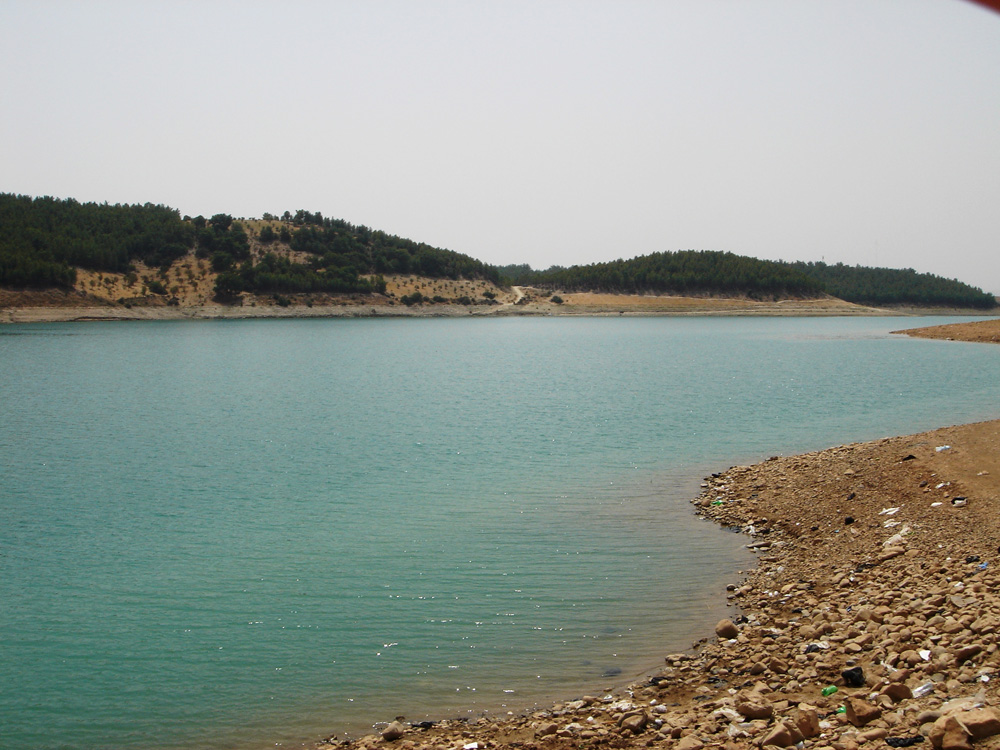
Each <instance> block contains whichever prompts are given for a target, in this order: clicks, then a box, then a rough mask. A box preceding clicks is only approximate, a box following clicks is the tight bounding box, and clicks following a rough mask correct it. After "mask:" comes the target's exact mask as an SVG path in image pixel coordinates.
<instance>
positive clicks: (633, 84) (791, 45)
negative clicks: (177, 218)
mask: <svg viewBox="0 0 1000 750" xmlns="http://www.w3.org/2000/svg"><path fill="white" fill-rule="evenodd" d="M0 27H2V29H3V43H2V45H0V70H2V71H3V73H2V78H0V80H2V82H3V83H2V88H0V92H2V97H3V99H2V105H0V191H2V192H14V193H22V194H27V195H53V196H57V197H73V198H76V199H78V200H81V201H97V202H103V201H108V202H111V203H117V202H122V203H144V202H147V201H149V202H152V203H164V204H167V205H170V206H173V207H175V208H178V209H179V210H180V211H181V212H182V213H183V214H191V215H196V214H205V215H211V214H213V213H219V212H225V213H231V214H233V215H235V216H246V217H252V216H255V217H256V216H260V215H261V214H262V213H264V212H271V213H281V212H283V211H285V210H291V211H295V210H296V209H299V208H305V209H308V210H310V211H321V212H322V213H323V214H324V215H325V216H332V217H337V218H343V219H346V220H348V221H350V222H353V223H356V224H367V225H368V226H371V227H374V228H377V229H383V230H385V231H388V232H391V233H393V234H399V235H402V236H405V237H409V238H411V239H414V240H418V241H423V242H427V243H429V244H432V245H436V246H439V247H447V248H450V249H453V250H457V251H459V252H464V253H468V254H469V255H472V256H474V257H476V258H479V259H481V260H484V261H487V262H490V263H496V264H506V263H530V264H531V265H532V266H534V267H536V268H544V267H547V266H549V265H552V264H554V263H559V264H564V265H569V264H573V263H591V262H595V261H601V260H612V259H615V258H620V257H621V258H628V257H633V256H635V255H641V254H645V253H649V252H653V251H657V250H685V249H706V250H729V251H732V252H735V253H740V254H746V255H752V256H755V257H759V258H782V259H786V260H798V259H801V260H821V259H825V260H826V261H827V262H828V263H836V262H844V263H848V264H856V263H861V264H865V265H882V266H890V267H910V268H915V269H916V270H918V271H930V272H933V273H938V274H941V275H944V276H947V277H949V278H959V279H961V280H963V281H967V282H970V283H972V284H974V285H976V286H979V287H982V288H984V289H986V290H987V291H991V292H1000V252H998V251H1000V15H997V14H994V13H991V12H990V11H987V10H985V9H982V8H981V7H979V6H977V5H973V4H971V3H968V2H966V1H965V0H658V1H657V2H641V1H638V0H636V1H630V0H603V1H601V2H587V1H586V0H573V1H565V2H564V1H561V0H529V1H527V2H520V1H517V0H503V1H502V2H500V1H496V2H490V1H486V0H482V1H478V2H477V1H475V0H466V1H463V2H441V1H439V0H405V1H404V2H390V1H386V2H381V1H379V0H356V1H350V2H347V1H342V2H336V1H331V2H318V1H317V2H295V1H294V0H282V1H281V2H277V0H275V1H274V2H254V1H253V0H241V1H240V2H213V1H211V0H207V1H206V0H198V2H175V1H171V2H165V1H161V2H157V1H155V0H153V1H144V2H134V1H132V0H129V2H94V1H88V2H75V1H74V2H50V1H46V0H30V1H24V2H22V1H21V0H0Z"/></svg>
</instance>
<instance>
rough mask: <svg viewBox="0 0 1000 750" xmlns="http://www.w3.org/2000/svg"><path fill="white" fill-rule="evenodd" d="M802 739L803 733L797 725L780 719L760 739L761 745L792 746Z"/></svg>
mask: <svg viewBox="0 0 1000 750" xmlns="http://www.w3.org/2000/svg"><path fill="white" fill-rule="evenodd" d="M801 741H802V733H801V732H799V731H798V729H796V728H795V727H792V726H789V725H787V724H785V723H784V722H782V721H779V722H778V723H777V724H775V725H774V726H773V727H771V731H769V732H768V733H767V734H765V735H764V736H763V737H762V738H761V740H760V743H759V744H760V746H761V747H767V746H774V747H792V745H795V744H797V743H799V742H801Z"/></svg>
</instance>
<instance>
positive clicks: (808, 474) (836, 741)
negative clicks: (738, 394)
mask: <svg viewBox="0 0 1000 750" xmlns="http://www.w3.org/2000/svg"><path fill="white" fill-rule="evenodd" d="M998 476H1000V421H991V422H982V423H977V424H972V425H964V426H958V427H947V428H943V429H939V430H935V431H931V432H925V433H921V434H917V435H910V436H905V437H894V438H886V439H882V440H877V441H874V442H868V443H858V444H853V445H847V446H842V447H836V448H831V449H828V450H824V451H819V452H815V453H809V454H805V455H800V456H791V457H774V458H771V459H769V460H767V461H764V462H762V463H760V464H757V465H754V466H736V467H733V468H731V469H729V470H728V471H725V472H722V473H719V474H715V475H713V476H711V477H708V478H706V480H705V482H704V483H703V485H702V492H701V494H700V496H699V497H698V498H696V499H695V500H694V501H693V502H694V507H695V511H696V512H697V513H699V514H701V515H703V516H704V517H706V518H708V519H711V520H712V521H714V522H716V523H719V524H722V525H724V526H725V527H727V528H730V529H732V530H733V531H735V532H739V533H742V534H745V535H746V539H747V544H748V545H749V546H750V548H751V549H753V550H754V551H755V552H756V554H757V555H758V565H757V567H756V568H755V569H754V570H751V571H745V572H742V573H741V574H740V575H739V576H738V577H737V578H735V579H734V580H733V582H732V584H731V585H730V587H729V589H730V593H729V597H730V599H731V601H732V603H733V604H734V605H736V607H737V608H738V609H737V614H735V615H734V616H733V617H732V618H731V619H728V620H723V621H721V622H719V623H718V624H717V625H716V626H715V629H714V632H712V629H711V626H710V625H707V627H706V637H705V638H703V639H701V640H699V641H698V642H696V643H694V644H692V646H691V648H690V649H689V650H687V651H684V652H681V653H672V654H666V655H665V658H664V663H663V664H662V665H661V667H660V668H658V669H656V670H654V671H651V672H650V673H649V676H648V679H645V680H643V681H642V682H639V683H635V684H631V685H627V686H622V687H619V688H616V689H614V690H611V691H609V692H608V693H603V694H600V695H581V696H576V697H575V699H574V700H568V701H566V702H563V703H560V704H557V705H553V706H550V707H547V708H544V709H538V710H533V711H529V712H526V713H523V714H519V715H511V716H507V717H506V718H499V719H498V718H481V719H479V720H472V721H470V720H464V719H463V720H442V721H438V722H433V723H432V722H421V723H417V724H415V725H411V724H410V723H408V722H407V721H406V719H405V716H400V717H397V719H396V720H394V721H393V720H392V718H393V717H387V723H386V724H385V725H382V726H380V727H379V730H380V731H379V732H378V733H375V734H371V735H369V736H365V737H361V738H357V739H347V740H341V739H337V738H336V737H331V738H329V739H328V740H326V741H323V742H321V743H319V744H318V745H317V747H318V748H339V749H340V750H372V749H373V748H376V747H397V748H400V750H438V749H440V750H460V749H462V748H464V749H465V750H490V749H492V748H500V747H518V748H526V749H535V748H538V749H543V748H552V749H553V750H563V749H568V748H632V747H635V748H639V747H667V748H675V747H676V748H679V749H680V750H698V749H699V748H702V747H720V748H721V747H725V748H729V749H731V750H735V749H736V748H750V747H768V746H772V747H791V746H797V747H801V748H833V749H834V750H854V748H857V747H861V746H865V747H883V746H890V747H907V746H910V745H914V744H921V745H922V746H924V747H934V748H944V749H945V750H967V749H968V748H971V747H973V746H974V747H977V748H979V747H998V746H1000V673H998V669H1000V652H998V649H997V643H996V634H997V629H998V627H1000V594H998V584H1000V570H998V566H1000V549H998V544H1000V515H998V514H997V508H998V504H1000V487H998V484H997V477H998ZM400 711H405V706H400ZM922 743H926V744H922Z"/></svg>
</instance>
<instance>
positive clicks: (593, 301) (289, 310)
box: [0, 294, 939, 323]
mask: <svg viewBox="0 0 1000 750" xmlns="http://www.w3.org/2000/svg"><path fill="white" fill-rule="evenodd" d="M935 312H937V311H926V310H924V311H912V312H911V313H910V314H928V313H932V314H933V313H935ZM900 314H901V313H900V312H899V311H896V310H883V309H878V308H873V307H864V306H861V305H853V304H850V303H848V302H843V301H841V300H829V299H823V300H780V301H777V302H760V301H757V300H747V299H719V298H697V297H648V298H647V297H641V296H639V295H635V296H626V295H587V294H581V295H567V300H566V302H565V303H563V304H555V303H552V302H540V301H536V302H530V303H528V304H513V303H507V304H496V305H468V306H467V305H453V304H434V305H430V304H428V305H413V306H411V307H407V306H406V305H402V304H393V305H389V304H357V303H351V304H326V305H321V304H316V305H312V306H307V305H289V306H287V307H282V306H280V305H274V304H266V305H265V304H259V305H219V304H201V305H191V306H172V305H155V306H153V305H150V306H133V307H125V306H123V305H102V306H96V305H94V306H87V305H73V306H61V305H50V306H37V307H35V306H7V307H0V323H61V322H74V321H95V320H107V321H114V320H239V319H252V318H376V317H394V318H445V317H448V318H458V317H460V318H469V317H503V316H574V315H576V316H659V315H667V316H703V315H719V316H729V315H735V316H744V315H747V316H779V317H785V316H787V317H795V316H800V317H806V316H817V317H819V316H879V315H900ZM938 314H939V313H938Z"/></svg>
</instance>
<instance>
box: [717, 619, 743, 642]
mask: <svg viewBox="0 0 1000 750" xmlns="http://www.w3.org/2000/svg"><path fill="white" fill-rule="evenodd" d="M715 634H716V635H717V636H719V638H725V639H726V640H731V639H733V638H735V637H736V636H738V635H739V634H740V631H739V629H738V628H737V627H736V625H735V624H734V623H733V621H732V620H729V619H726V620H719V622H718V624H717V625H716V626H715Z"/></svg>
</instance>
